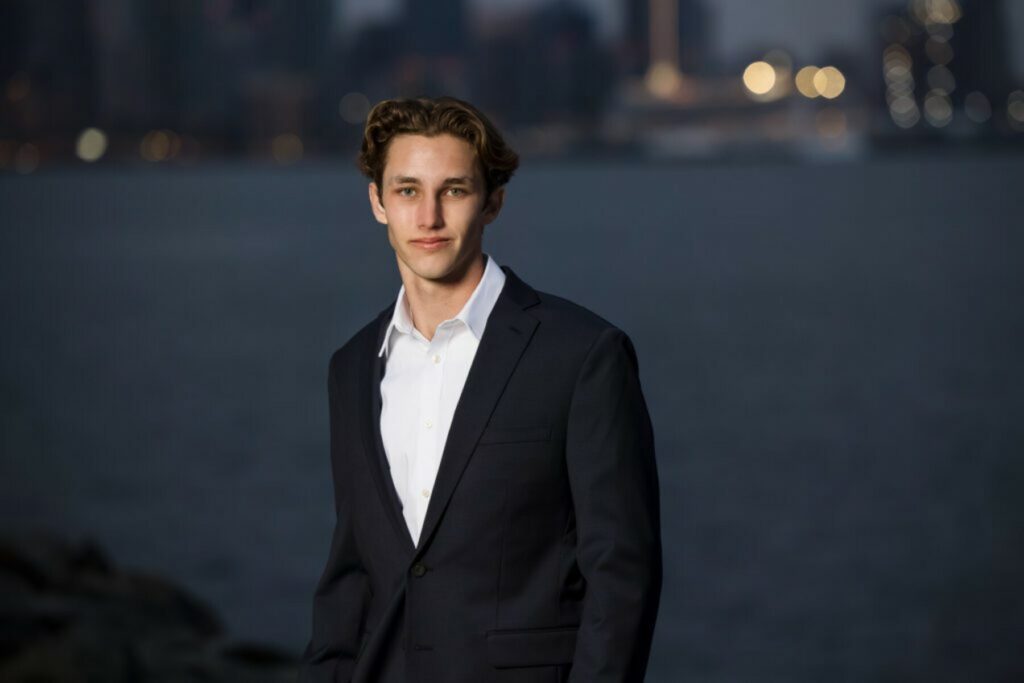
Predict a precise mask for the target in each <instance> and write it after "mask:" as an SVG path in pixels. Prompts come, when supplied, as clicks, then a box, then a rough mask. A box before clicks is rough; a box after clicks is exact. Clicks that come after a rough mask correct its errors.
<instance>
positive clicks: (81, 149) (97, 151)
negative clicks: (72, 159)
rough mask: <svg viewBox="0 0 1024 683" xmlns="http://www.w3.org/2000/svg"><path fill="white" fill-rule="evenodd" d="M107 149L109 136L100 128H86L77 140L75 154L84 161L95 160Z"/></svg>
mask: <svg viewBox="0 0 1024 683" xmlns="http://www.w3.org/2000/svg"><path fill="white" fill-rule="evenodd" d="M106 151H107V136H106V134H105V133H104V132H103V131H101V130H100V129H98V128H86V129H85V130H83V131H82V132H81V133H80V134H79V135H78V140H77V141H76V142H75V154H77V155H78V158H79V159H81V160H82V161H88V162H93V161H96V160H98V159H99V158H100V157H102V156H103V155H104V154H105V153H106Z"/></svg>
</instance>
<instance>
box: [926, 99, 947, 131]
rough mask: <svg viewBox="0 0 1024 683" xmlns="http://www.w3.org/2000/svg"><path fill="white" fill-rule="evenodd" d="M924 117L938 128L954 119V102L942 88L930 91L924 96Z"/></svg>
mask: <svg viewBox="0 0 1024 683" xmlns="http://www.w3.org/2000/svg"><path fill="white" fill-rule="evenodd" d="M924 117H925V119H926V120H927V121H928V123H930V124H932V125H933V126H935V127H936V128H943V127H945V126H948V125H949V124H950V122H952V120H953V104H952V103H951V102H950V99H949V94H948V93H946V92H943V91H942V90H932V91H929V93H928V94H927V95H925V98H924Z"/></svg>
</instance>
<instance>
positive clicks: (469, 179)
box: [391, 175, 473, 185]
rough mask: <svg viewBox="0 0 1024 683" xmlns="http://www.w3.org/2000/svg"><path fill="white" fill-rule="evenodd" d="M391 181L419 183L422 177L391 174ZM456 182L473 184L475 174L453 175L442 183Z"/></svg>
mask: <svg viewBox="0 0 1024 683" xmlns="http://www.w3.org/2000/svg"><path fill="white" fill-rule="evenodd" d="M391 183H392V184H393V185H419V184H420V179H419V178H416V177H413V176H408V175H396V176H391ZM456 184H463V185H472V184H473V176H468V175H464V176H458V177H453V178H445V179H444V182H443V183H442V185H456Z"/></svg>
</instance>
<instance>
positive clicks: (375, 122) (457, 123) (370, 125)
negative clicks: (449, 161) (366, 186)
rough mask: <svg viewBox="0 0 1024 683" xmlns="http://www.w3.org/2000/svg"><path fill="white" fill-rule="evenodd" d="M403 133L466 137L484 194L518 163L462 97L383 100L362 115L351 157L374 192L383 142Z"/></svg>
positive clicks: (384, 152)
mask: <svg viewBox="0 0 1024 683" xmlns="http://www.w3.org/2000/svg"><path fill="white" fill-rule="evenodd" d="M403 134H414V135H426V136H428V137H433V136H435V135H443V134H449V135H454V136H455V137H457V138H462V139H463V140H465V141H466V142H468V143H469V144H470V145H472V146H473V148H474V149H475V150H476V157H477V159H478V160H479V161H480V165H481V166H482V167H483V173H484V180H485V182H486V183H487V195H488V196H490V194H491V192H492V191H493V190H495V189H497V188H499V187H501V186H502V185H504V184H505V183H507V182H508V181H509V179H511V178H512V174H513V173H514V172H515V170H516V168H518V167H519V155H518V154H516V153H515V152H514V151H513V150H512V148H511V147H509V146H508V145H507V144H505V140H504V139H503V138H502V137H501V133H499V132H498V129H497V128H495V126H494V124H492V123H491V122H490V120H489V119H488V118H487V117H486V116H484V115H483V113H482V112H480V111H479V110H478V109H477V108H476V107H474V106H473V105H471V104H469V103H468V102H463V101H462V100H459V99H456V98H454V97H437V98H428V97H416V98H407V99H394V100H383V101H381V102H378V103H377V104H376V105H375V106H374V107H373V109H371V110H370V113H369V115H367V117H366V127H365V128H364V129H363V144H362V147H361V149H360V150H359V156H358V157H357V158H356V164H357V165H358V166H359V170H360V171H362V173H363V175H365V176H366V177H368V178H370V179H371V180H373V182H375V183H376V184H377V192H378V193H380V192H382V191H383V187H382V185H383V183H382V182H381V180H382V176H383V174H384V164H385V162H386V161H387V154H388V145H389V144H390V143H391V140H392V139H394V137H395V136H396V135H403Z"/></svg>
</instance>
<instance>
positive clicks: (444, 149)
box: [384, 133, 483, 184]
mask: <svg viewBox="0 0 1024 683" xmlns="http://www.w3.org/2000/svg"><path fill="white" fill-rule="evenodd" d="M386 159H387V161H386V162H385V170H384V183H385V184H394V183H402V182H410V183H413V182H426V181H427V180H431V181H435V180H436V181H438V182H442V183H454V182H461V183H466V184H471V183H473V182H475V181H477V180H480V179H482V178H483V166H482V165H481V163H480V160H479V158H478V157H477V154H476V150H475V149H474V148H473V146H472V145H471V144H470V143H469V142H468V141H466V140H463V139H462V138H458V137H455V136H453V135H451V134H448V133H445V134H441V135H431V136H427V135H420V134H412V133H403V134H401V135H396V136H395V138H394V139H393V140H392V141H391V144H390V145H388V150H387V157H386Z"/></svg>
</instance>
